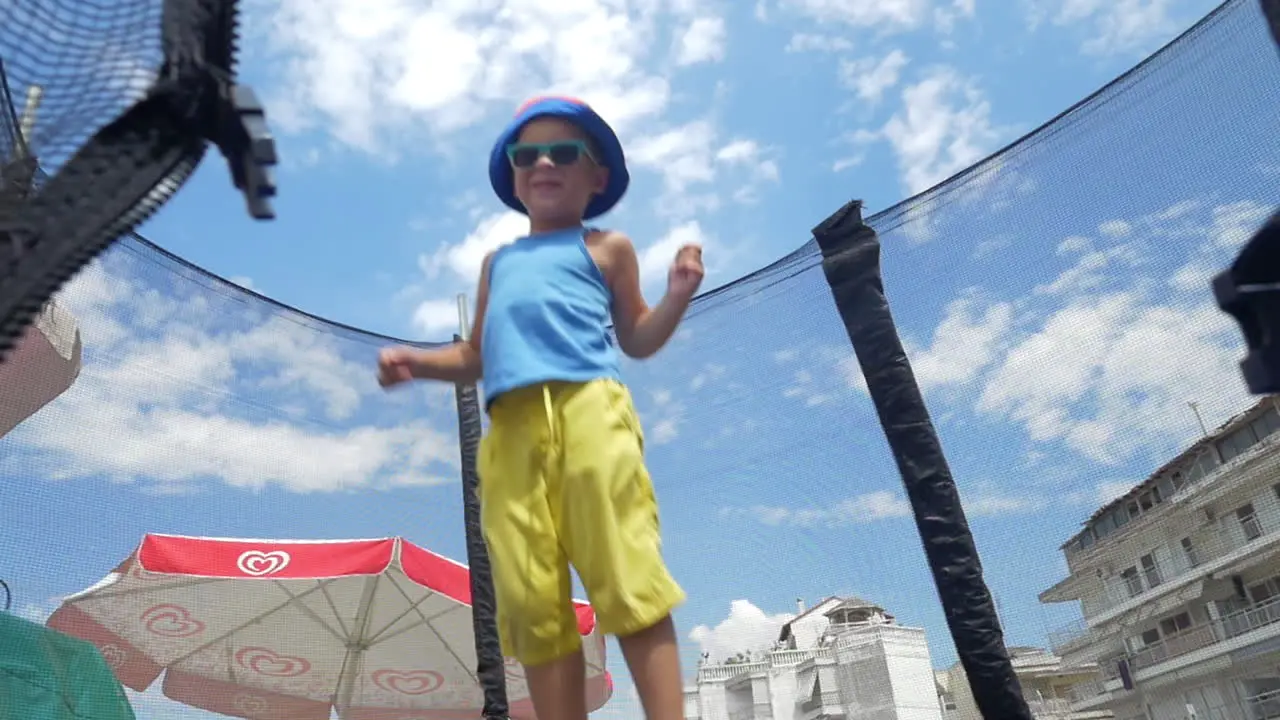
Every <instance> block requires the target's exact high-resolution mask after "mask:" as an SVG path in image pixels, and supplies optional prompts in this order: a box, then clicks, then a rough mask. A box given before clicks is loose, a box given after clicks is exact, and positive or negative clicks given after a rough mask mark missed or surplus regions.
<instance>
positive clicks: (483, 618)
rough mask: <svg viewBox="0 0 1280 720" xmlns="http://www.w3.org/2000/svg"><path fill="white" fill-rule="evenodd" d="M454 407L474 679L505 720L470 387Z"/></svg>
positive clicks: (476, 415)
mask: <svg viewBox="0 0 1280 720" xmlns="http://www.w3.org/2000/svg"><path fill="white" fill-rule="evenodd" d="M470 335H471V323H470V322H469V320H468V318H467V296H466V295H465V294H461V293H460V294H459V295H458V336H457V337H456V338H455V339H456V340H458V341H464V340H469V339H470ZM454 391H455V396H456V399H457V403H458V443H459V446H460V450H461V453H462V511H463V517H464V525H465V526H466V532H467V566H468V567H469V568H470V573H469V574H470V577H471V624H472V629H473V631H474V633H475V642H476V679H477V680H478V681H479V682H480V688H481V690H483V691H484V708H483V710H482V711H481V714H482V716H483V717H484V718H486V720H506V718H507V713H508V710H509V706H508V703H507V670H506V664H505V659H504V658H503V657H502V646H501V644H500V643H499V641H498V621H497V598H496V597H495V596H494V591H493V569H492V567H491V566H490V565H489V550H488V548H487V547H486V546H485V542H484V534H483V532H482V531H481V529H480V496H479V494H478V486H479V473H478V472H477V470H476V455H477V453H478V451H479V447H480V434H481V426H480V419H481V415H480V412H481V411H480V396H479V393H478V392H477V391H476V386H475V385H474V384H469V385H461V384H459V385H455V386H454Z"/></svg>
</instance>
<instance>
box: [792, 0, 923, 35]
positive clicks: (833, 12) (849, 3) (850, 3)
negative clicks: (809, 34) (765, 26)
mask: <svg viewBox="0 0 1280 720" xmlns="http://www.w3.org/2000/svg"><path fill="white" fill-rule="evenodd" d="M779 4H780V5H781V6H783V7H786V8H789V9H792V10H795V11H797V12H800V13H802V14H803V15H806V16H808V17H810V18H812V19H813V20H816V21H818V22H821V23H843V24H846V25H850V26H852V27H874V28H876V29H878V30H880V31H881V32H885V33H888V32H894V31H901V30H911V29H914V28H916V27H918V26H920V25H921V24H922V23H924V22H925V21H926V20H928V18H929V12H930V6H931V5H932V0H780V2H779Z"/></svg>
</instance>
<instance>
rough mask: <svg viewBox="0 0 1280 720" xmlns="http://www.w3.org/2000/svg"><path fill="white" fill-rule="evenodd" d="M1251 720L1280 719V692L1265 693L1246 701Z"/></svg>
mask: <svg viewBox="0 0 1280 720" xmlns="http://www.w3.org/2000/svg"><path fill="white" fill-rule="evenodd" d="M1245 705H1246V707H1248V709H1249V715H1248V717H1249V720H1276V719H1277V718H1280V690H1272V691H1271V692H1264V693H1260V694H1258V695H1254V696H1253V697H1250V698H1246V699H1245Z"/></svg>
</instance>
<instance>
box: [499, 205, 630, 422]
mask: <svg viewBox="0 0 1280 720" xmlns="http://www.w3.org/2000/svg"><path fill="white" fill-rule="evenodd" d="M586 232H587V231H586V230H585V229H583V228H574V229H570V230H561V231H556V232H550V233H541V234H537V235H530V236H527V237H523V238H521V239H519V240H517V241H516V242H514V243H512V244H510V245H506V246H504V247H502V248H500V249H499V250H498V251H497V252H495V253H494V255H493V258H492V259H491V260H490V263H489V300H488V305H487V306H486V308H485V313H484V324H483V329H482V330H481V333H482V335H481V338H480V353H481V359H482V361H483V364H484V392H485V406H486V407H488V406H489V405H492V403H493V401H494V399H496V398H497V397H498V396H500V395H501V394H502V393H504V392H507V391H509V390H515V389H517V388H521V387H525V386H528V385H534V384H537V383H543V382H550V381H555V380H560V381H564V382H587V381H589V380H595V379H599V378H612V379H617V378H618V377H619V370H618V356H617V352H616V351H615V349H614V347H613V342H612V340H611V338H610V335H609V324H610V320H611V317H612V316H611V313H610V308H611V306H612V301H613V296H612V293H610V291H609V286H608V285H607V284H606V283H605V279H604V276H603V275H602V274H601V272H600V268H599V267H598V266H597V265H596V263H595V260H593V259H592V258H591V254H590V253H589V252H587V246H586V242H585V237H586Z"/></svg>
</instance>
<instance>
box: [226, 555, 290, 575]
mask: <svg viewBox="0 0 1280 720" xmlns="http://www.w3.org/2000/svg"><path fill="white" fill-rule="evenodd" d="M288 564H289V553H287V552H284V551H283V550H274V551H272V552H262V551H261V550H247V551H245V552H242V553H240V557H239V558H236V567H238V568H240V572H242V573H244V574H245V575H252V576H253V577H262V576H264V575H272V574H274V573H278V572H280V571H281V570H283V569H285V566H287V565H288Z"/></svg>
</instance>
